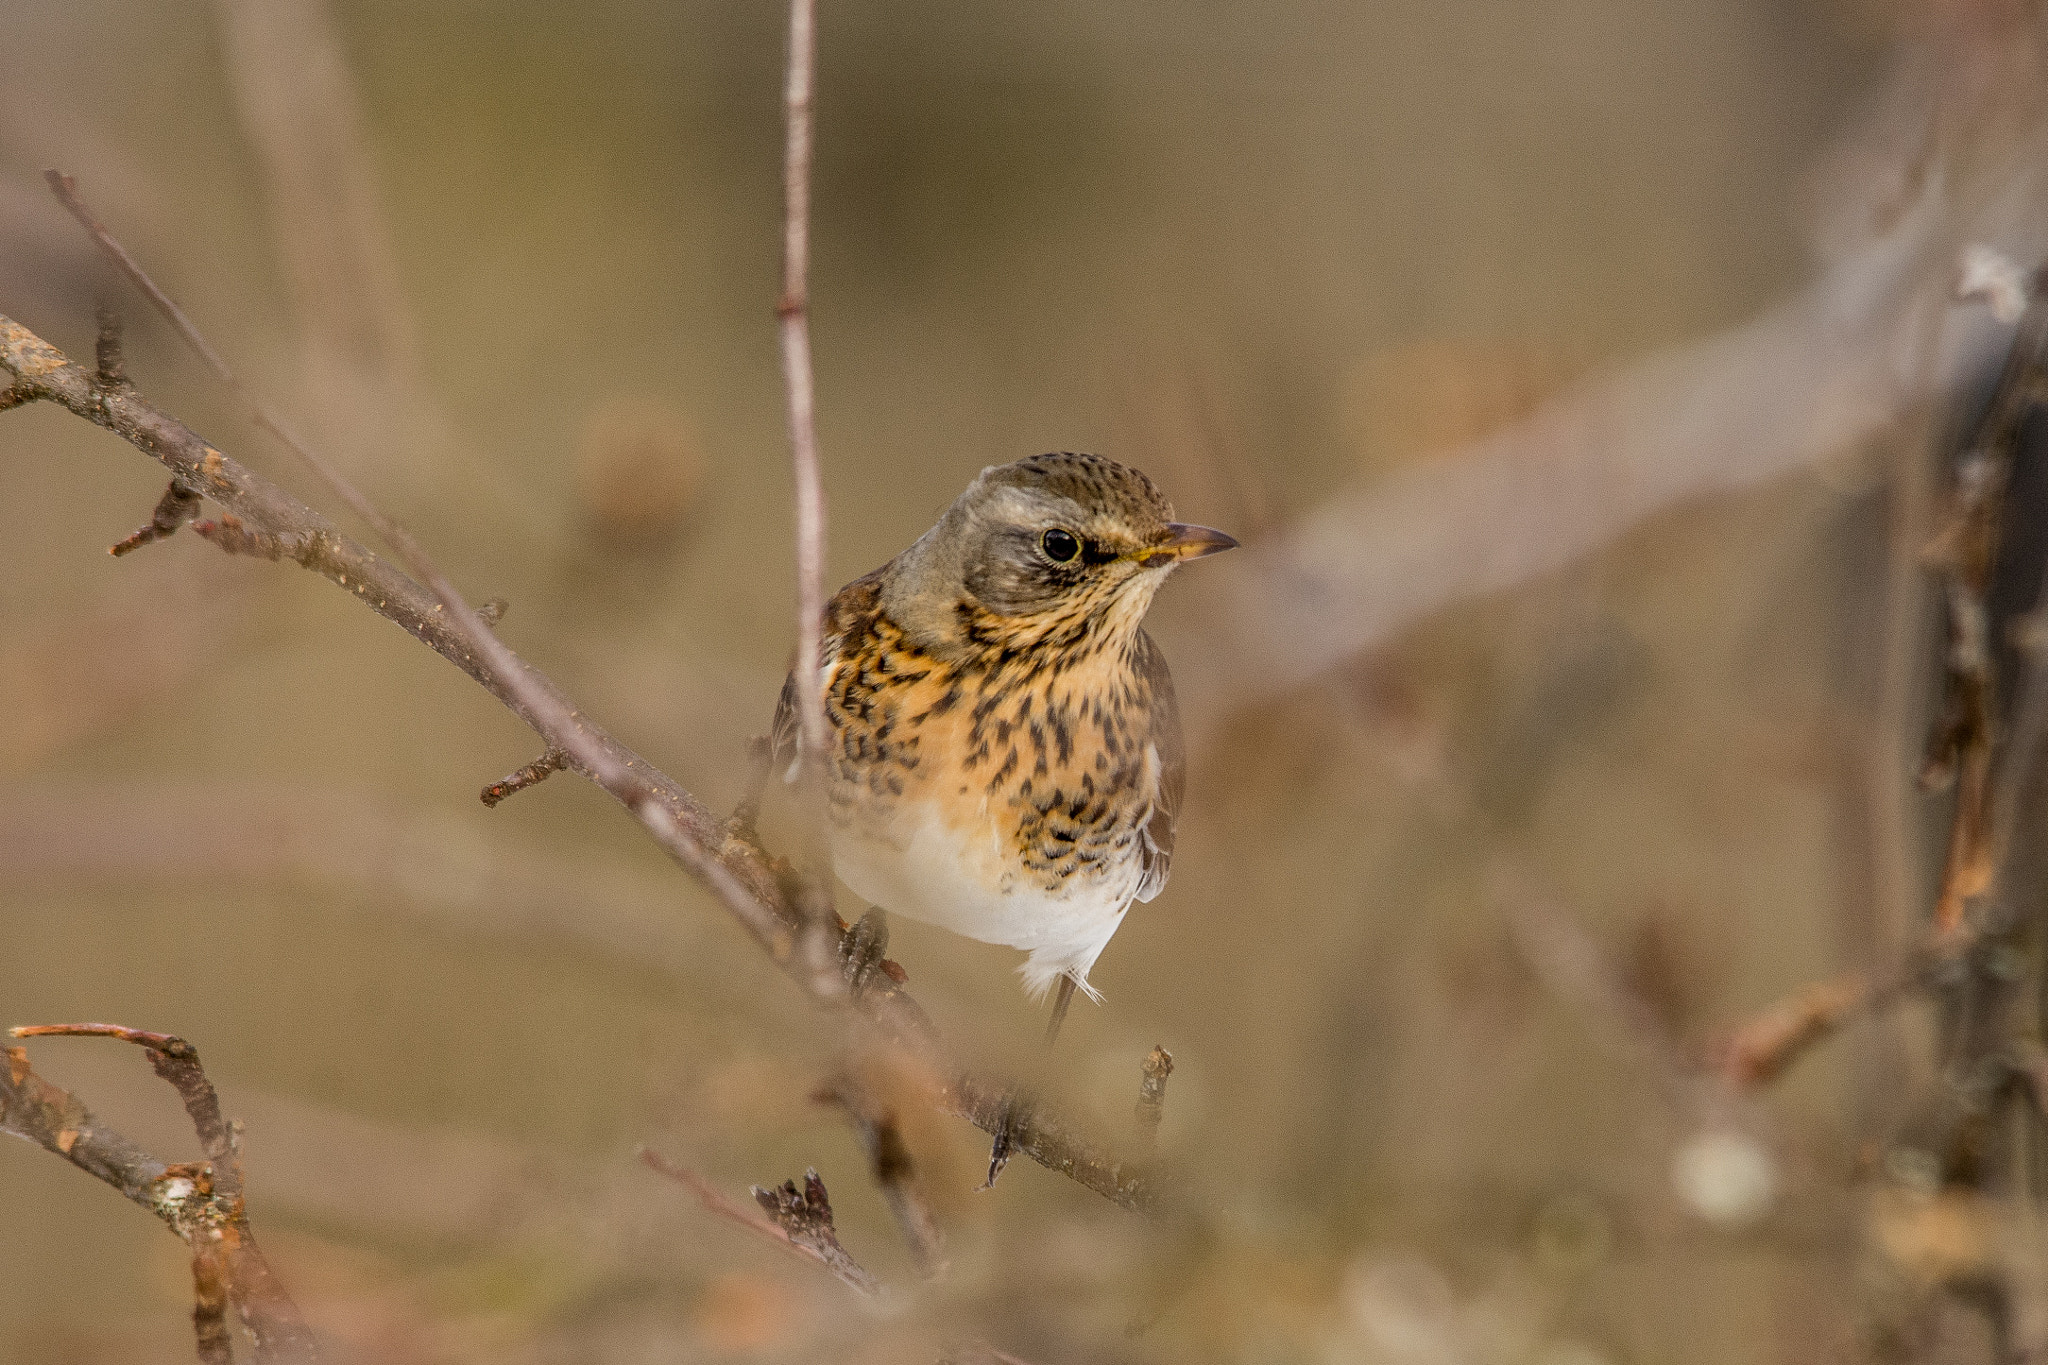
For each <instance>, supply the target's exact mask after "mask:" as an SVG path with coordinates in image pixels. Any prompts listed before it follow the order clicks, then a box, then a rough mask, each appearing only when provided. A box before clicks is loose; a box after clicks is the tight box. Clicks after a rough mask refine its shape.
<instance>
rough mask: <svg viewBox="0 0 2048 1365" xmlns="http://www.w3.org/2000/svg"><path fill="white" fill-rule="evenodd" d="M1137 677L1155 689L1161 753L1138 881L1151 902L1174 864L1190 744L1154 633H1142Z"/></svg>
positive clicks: (1155, 738) (1155, 731) (1156, 741)
mask: <svg viewBox="0 0 2048 1365" xmlns="http://www.w3.org/2000/svg"><path fill="white" fill-rule="evenodd" d="M1136 662H1137V665H1138V673H1139V676H1141V677H1143V678H1144V679H1145V683H1146V685H1147V686H1148V687H1149V688H1150V689H1151V692H1152V736H1151V738H1152V746H1153V748H1154V749H1156V750H1157V751H1158V753H1159V790H1158V792H1157V793H1156V794H1155V795H1154V796H1153V798H1152V818H1151V819H1150V820H1148V821H1146V822H1145V832H1144V836H1143V839H1142V841H1141V842H1142V845H1143V847H1142V855H1143V857H1144V860H1145V875H1144V878H1143V880H1141V881H1140V882H1139V883H1138V899H1139V900H1141V901H1149V900H1151V899H1152V898H1153V897H1154V896H1156V895H1158V894H1159V892H1160V890H1161V889H1162V888H1164V887H1165V885H1166V875H1167V873H1168V872H1169V871H1171V870H1172V867H1173V831H1174V825H1175V824H1176V823H1177V822H1178V821H1179V820H1180V798H1181V793H1182V792H1183V791H1185V790H1186V789H1187V784H1188V756H1187V749H1186V748H1185V747H1184V745H1183V743H1182V741H1181V734H1180V703H1179V702H1177V701H1176V700H1174V695H1173V675H1172V674H1171V673H1169V672H1168V671H1167V668H1166V656H1165V655H1164V654H1162V653H1160V652H1159V646H1158V645H1155V644H1153V643H1152V637H1151V636H1150V635H1147V634H1146V633H1145V632H1144V631H1142V630H1141V631H1139V632H1138V657H1137V660H1136Z"/></svg>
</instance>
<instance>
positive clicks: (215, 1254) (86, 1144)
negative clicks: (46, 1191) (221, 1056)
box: [0, 1024, 319, 1365]
mask: <svg viewBox="0 0 2048 1365" xmlns="http://www.w3.org/2000/svg"><path fill="white" fill-rule="evenodd" d="M12 1033H13V1035H14V1036H15V1037H17V1038H35V1037H64V1036H71V1037H79V1036H85V1037H103V1038H118V1039H121V1040H122V1041H124V1042H130V1043H136V1044H139V1045H140V1046H142V1047H145V1048H147V1049H148V1050H149V1060H150V1065H151V1066H153V1067H154V1068H155V1069H156V1073H157V1075H159V1076H161V1077H163V1078H164V1079H165V1080H166V1081H168V1082H170V1083H171V1085H172V1087H173V1088H175V1089H176V1090H177V1092H178V1097H179V1098H180V1099H181V1100H183V1101H184V1103H185V1112H186V1113H187V1114H188V1115H190V1116H191V1119H192V1126H193V1129H194V1130H195V1131H196V1132H197V1133H198V1135H199V1142H200V1146H201V1147H202V1148H203V1149H204V1150H205V1152H206V1156H207V1159H206V1160H205V1161H204V1162H192V1163H179V1164H166V1163H164V1162H162V1161H159V1160H157V1159H156V1158H155V1157H153V1156H151V1155H150V1154H149V1153H148V1152H145V1151H143V1150H142V1149H141V1148H140V1147H138V1146H136V1145H135V1144H134V1143H132V1142H130V1141H129V1140H128V1139H127V1138H125V1137H123V1136H121V1135H120V1134H119V1133H117V1132H115V1131H114V1130H113V1129H111V1128H108V1127H106V1126H105V1125H104V1124H102V1123H101V1122H100V1121H99V1119H98V1118H97V1117H96V1116H95V1115H94V1114H93V1113H92V1111H91V1110H89V1109H87V1108H86V1107H85V1105H84V1104H83V1103H81V1102H80V1101H79V1099H78V1098H77V1097H76V1096H74V1095H73V1094H71V1092H69V1091H67V1090H62V1089H60V1088H58V1087H57V1086H54V1085H51V1084H50V1083H49V1082H48V1081H45V1080H44V1079H43V1078H42V1077H40V1076H38V1075H36V1074H35V1071H34V1070H33V1069H32V1068H31V1067H30V1066H29V1061H28V1051H27V1049H25V1048H18V1047H12V1048H8V1049H7V1071H6V1075H5V1077H4V1078H0V1132H7V1133H12V1134H13V1135H15V1136H16V1137H20V1138H25V1139H27V1140H28V1141H30V1142H33V1143H35V1144H37V1145H38V1146H40V1147H42V1148H44V1149H45V1150H47V1151H51V1152H55V1153H56V1154H57V1155H59V1156H61V1157H63V1158H64V1159H65V1160H66V1161H69V1162H70V1163H71V1164H72V1165H74V1166H76V1167H78V1168H79V1169H80V1170H82V1171H85V1172H87V1173H88V1174H90V1175H92V1176H94V1177H95V1178H97V1179H99V1180H102V1181H105V1182H106V1183H107V1184H109V1185H111V1186H113V1187H114V1188H115V1189H117V1190H119V1191H120V1192H121V1193H122V1194H123V1195H125V1196H126V1197H127V1198H129V1199H131V1200H133V1201H134V1202H135V1203H137V1204H140V1205H142V1206H143V1207H144V1208H146V1209H148V1210H149V1211H150V1212H151V1213H153V1214H155V1215H156V1216H157V1217H158V1218H160V1219H162V1220H163V1221H164V1223H165V1225H166V1226H168V1227H169V1228H170V1229H171V1231H172V1232H174V1233H176V1234H177V1235H178V1237H179V1239H180V1240H182V1241H183V1242H184V1243H185V1244H186V1246H188V1247H189V1248H190V1249H191V1252H192V1283H193V1291H194V1307H193V1310H192V1324H193V1330H194V1333H195V1335H196V1337H197V1341H198V1347H199V1357H200V1359H201V1360H202V1361H205V1362H208V1365H214V1362H226V1361H227V1360H228V1359H229V1354H230V1352H229V1347H228V1340H227V1335H228V1334H227V1324H226V1316H225V1305H226V1304H229V1303H232V1304H233V1305H234V1309H235V1313H236V1315H237V1316H238V1317H239V1318H240V1319H241V1321H242V1325H243V1326H244V1327H246V1328H248V1330H249V1335H250V1337H251V1339H252V1340H253V1341H254V1343H255V1348H256V1359H257V1360H258V1361H261V1362H270V1361H278V1362H283V1361H293V1362H298V1361H310V1360H314V1359H316V1358H317V1357H318V1354H319V1350H318V1343H317V1342H316V1341H315V1340H314V1337H313V1334H312V1332H311V1331H309V1330H308V1329H307V1327H306V1323H305V1320H304V1319H303V1318H302V1317H301V1316H300V1315H299V1310H298V1306H297V1305H296V1304H294V1303H293V1302H292V1300H291V1296H290V1295H289V1294H287V1293H286V1292H285V1290H284V1286H283V1285H281V1284H280V1283H278V1280H277V1276H276V1275H275V1274H274V1273H273V1272H272V1271H271V1269H270V1263H269V1262H268V1261H266V1260H265V1259H264V1257H263V1252H262V1251H261V1250H260V1249H259V1248H258V1247H257V1245H256V1237H255V1234H254V1233H253V1232H252V1231H251V1230H250V1228H249V1217H248V1212H247V1210H246V1209H245V1208H244V1206H243V1201H242V1166H241V1152H240V1143H239V1140H238V1137H237V1134H236V1130H235V1127H234V1125H232V1124H230V1123H227V1122H226V1121H224V1120H223V1119H222V1118H221V1112H220V1098H219V1096H218V1095H217V1094H215V1092H214V1089H213V1083H212V1082H211V1081H209V1080H208V1079H207V1078H206V1072H205V1070H204V1069H203V1068H202V1067H201V1066H200V1064H199V1053H198V1050H197V1049H195V1048H194V1047H193V1046H192V1045H191V1044H190V1043H188V1042H186V1041H185V1040H184V1039H182V1038H177V1037H173V1036H172V1035H170V1034H167V1033H145V1032H142V1031H141V1030H139V1029H129V1028H122V1027H120V1026H118V1025H114V1024H43V1025H32V1026H29V1027H25V1028H17V1029H14V1030H12Z"/></svg>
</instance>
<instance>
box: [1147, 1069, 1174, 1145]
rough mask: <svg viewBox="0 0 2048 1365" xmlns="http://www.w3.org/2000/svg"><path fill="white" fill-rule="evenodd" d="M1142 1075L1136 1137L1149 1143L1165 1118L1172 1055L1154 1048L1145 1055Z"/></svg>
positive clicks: (1156, 1134)
mask: <svg viewBox="0 0 2048 1365" xmlns="http://www.w3.org/2000/svg"><path fill="white" fill-rule="evenodd" d="M1143 1074H1144V1079H1143V1080H1141V1081H1140V1082H1139V1083H1138V1136H1139V1137H1140V1138H1142V1139H1143V1140H1144V1141H1145V1142H1147V1143H1151V1142H1154V1141H1156V1140H1157V1139H1158V1136H1159V1125H1160V1123H1161V1122H1162V1121H1163V1120H1164V1119H1165V1118H1166V1078H1167V1077H1168V1076H1171V1075H1172V1074H1173V1054H1172V1053H1171V1052H1168V1051H1167V1050H1166V1049H1165V1048H1163V1047H1157V1046H1155V1047H1154V1048H1153V1049H1152V1050H1151V1051H1150V1052H1148V1053H1147V1054H1145V1066H1144V1073H1143Z"/></svg>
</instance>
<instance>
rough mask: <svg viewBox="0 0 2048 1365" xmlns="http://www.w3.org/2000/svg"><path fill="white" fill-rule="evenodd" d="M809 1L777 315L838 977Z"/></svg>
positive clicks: (824, 866) (800, 656)
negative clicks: (815, 336)
mask: <svg viewBox="0 0 2048 1365" xmlns="http://www.w3.org/2000/svg"><path fill="white" fill-rule="evenodd" d="M815 19H816V8H815V4H814V0H790V4H789V68H788V73H787V76H786V78H785V80H784V82H783V114H784V118H785V121H786V125H787V126H786V137H785V140H784V143H783V153H782V208H783V218H782V297H781V299H780V300H779V301H778V302H777V304H776V308H775V313H776V317H777V319H778V321H779V323H780V331H781V339H782V374H783V380H784V386H785V388H786V390H787V393H788V400H789V450H790V460H791V463H792V465H793V467H794V472H795V475H796V666H795V668H794V670H793V672H794V674H795V677H796V680H797V685H796V687H795V689H794V691H795V695H796V713H797V774H798V792H799V799H800V800H801V802H802V804H803V808H804V823H805V834H804V840H805V847H804V849H803V853H804V857H803V859H802V863H801V865H802V869H803V874H804V875H803V883H804V884H803V891H802V895H801V907H800V908H801V909H802V911H803V914H804V921H805V933H804V952H805V956H806V959H807V963H808V965H809V967H810V969H811V970H812V972H813V973H815V974H817V975H818V976H819V977H821V978H822V977H823V976H824V975H825V974H827V973H833V972H835V963H834V956H835V955H834V953H833V951H832V947H833V940H834V938H835V937H836V934H835V932H834V931H835V930H836V929H837V927H838V926H837V925H836V924H835V923H834V920H835V918H836V916H835V915H834V914H833V910H832V874H831V868H830V855H829V853H828V851H827V848H826V843H825V831H824V820H825V806H824V786H823V783H824V767H823V764H824V756H825V704H824V696H823V683H822V679H821V677H820V672H821V668H822V665H823V662H824V642H823V633H824V624H825V489H824V484H823V481H822V479H821V478H820V475H819V471H818V428H817V420H816V413H815V402H814V399H813V388H812V380H811V326H810V255H811V252H810V235H811V90H812V70H813V67H814V65H815V60H816V54H817V40H816V33H815V27H814V25H815Z"/></svg>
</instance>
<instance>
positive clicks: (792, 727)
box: [768, 565, 888, 781]
mask: <svg viewBox="0 0 2048 1365" xmlns="http://www.w3.org/2000/svg"><path fill="white" fill-rule="evenodd" d="M887 567H888V566H887V565H884V566H883V568H887ZM881 600H882V569H876V570H875V571H874V572H873V573H870V574H863V575H862V576H861V577H859V578H856V579H854V580H853V581H852V582H851V583H848V584H847V585H846V586H845V587H843V588H841V589H840V590H839V591H838V592H836V593H834V594H832V600H831V601H830V602H828V603H826V604H825V635H824V639H823V640H822V641H821V642H820V643H821V644H822V645H823V646H824V651H823V652H824V657H823V658H822V659H821V660H820V662H821V663H823V664H825V665H827V666H829V665H830V664H831V663H832V661H833V660H834V659H836V658H838V657H839V651H840V650H841V649H842V648H845V646H846V642H847V640H848V638H849V637H851V638H853V639H855V640H858V639H859V638H860V637H861V635H862V634H863V633H864V632H866V631H869V630H872V629H873V628H874V626H873V622H874V616H875V613H876V612H877V611H879V610H880V609H881ZM828 719H829V718H828ZM799 724H800V722H799V721H798V720H797V715H796V673H795V671H794V670H792V671H791V672H790V673H788V674H786V675H785V676H784V677H783V679H782V694H781V695H780V696H778V697H777V698H776V699H775V721H774V723H773V724H772V725H770V726H769V727H768V753H769V771H770V772H772V773H779V774H783V775H784V780H785V781H787V780H788V779H789V778H790V777H793V776H794V775H795V773H794V771H793V768H794V765H795V763H796V755H797V730H798V726H799ZM826 743H827V747H828V748H829V747H830V744H831V740H830V736H829V735H828V736H827V740H826Z"/></svg>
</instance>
